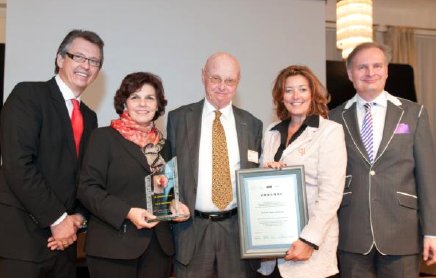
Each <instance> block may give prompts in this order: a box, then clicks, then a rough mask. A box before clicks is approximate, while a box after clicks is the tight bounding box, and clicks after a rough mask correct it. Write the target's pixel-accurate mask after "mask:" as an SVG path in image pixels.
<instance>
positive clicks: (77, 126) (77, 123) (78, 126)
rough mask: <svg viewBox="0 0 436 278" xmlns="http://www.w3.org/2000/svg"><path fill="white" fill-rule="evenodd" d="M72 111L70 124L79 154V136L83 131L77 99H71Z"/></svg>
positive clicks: (80, 136)
mask: <svg viewBox="0 0 436 278" xmlns="http://www.w3.org/2000/svg"><path fill="white" fill-rule="evenodd" d="M71 102H72V103H73V113H72V114H71V126H72V127H73V135H74V143H76V153H77V156H79V147H80V138H82V133H83V117H82V112H80V104H79V102H78V101H77V99H72V100H71Z"/></svg>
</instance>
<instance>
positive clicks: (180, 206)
mask: <svg viewBox="0 0 436 278" xmlns="http://www.w3.org/2000/svg"><path fill="white" fill-rule="evenodd" d="M170 210H171V213H172V214H179V215H180V216H179V217H177V218H174V219H173V221H174V222H183V221H186V220H188V219H189V217H191V213H190V212H189V208H188V207H187V206H186V205H185V204H184V203H182V202H177V210H176V201H172V202H171V205H170Z"/></svg>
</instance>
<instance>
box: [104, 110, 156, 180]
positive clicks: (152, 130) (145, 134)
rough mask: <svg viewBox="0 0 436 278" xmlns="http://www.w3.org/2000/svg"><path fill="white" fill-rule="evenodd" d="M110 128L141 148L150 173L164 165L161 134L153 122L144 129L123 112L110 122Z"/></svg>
mask: <svg viewBox="0 0 436 278" xmlns="http://www.w3.org/2000/svg"><path fill="white" fill-rule="evenodd" d="M111 127H112V128H113V129H115V130H117V131H118V132H119V133H120V134H121V135H122V136H123V137H124V138H125V139H127V140H129V141H130V142H133V143H135V144H136V145H138V146H139V147H140V148H141V151H142V153H143V154H144V155H145V158H146V159H147V163H148V165H150V168H151V171H152V172H156V171H158V170H160V169H161V168H162V167H163V166H164V165H165V160H164V159H163V158H162V156H161V155H160V151H161V150H162V148H163V146H164V144H165V140H164V139H163V135H162V133H161V132H160V131H159V130H158V129H157V128H156V127H155V126H154V122H152V123H150V125H149V126H146V127H144V126H141V125H139V124H138V123H136V122H135V121H134V120H132V118H131V117H130V116H129V114H128V113H127V111H124V112H123V114H121V116H120V118H119V119H117V120H112V121H111Z"/></svg>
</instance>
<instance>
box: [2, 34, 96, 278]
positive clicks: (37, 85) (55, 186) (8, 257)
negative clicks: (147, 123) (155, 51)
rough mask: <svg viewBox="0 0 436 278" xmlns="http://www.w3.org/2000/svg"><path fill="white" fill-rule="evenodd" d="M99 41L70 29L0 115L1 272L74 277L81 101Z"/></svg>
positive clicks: (84, 113)
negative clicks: (40, 74) (48, 73)
mask: <svg viewBox="0 0 436 278" xmlns="http://www.w3.org/2000/svg"><path fill="white" fill-rule="evenodd" d="M103 45H104V43H103V41H102V39H101V38H100V37H99V36H98V35H97V34H95V33H94V32H90V31H82V30H73V31H71V32H70V33H68V34H67V36H66V37H65V38H64V40H63V41H62V43H61V44H60V46H59V49H58V52H57V54H56V59H55V66H56V68H55V73H56V76H55V77H53V78H52V79H50V80H49V81H46V82H22V83H19V84H17V85H16V86H15V88H14V89H13V91H12V93H11V94H10V96H9V98H8V99H7V100H6V102H5V105H4V108H3V110H2V114H1V134H0V140H1V141H0V142H1V148H2V152H3V154H2V155H3V156H2V159H3V165H2V167H1V169H0V216H1V223H2V224H1V225H0V277H26V278H33V277H34V278H36V277H56V278H59V277H69V278H73V277H76V272H75V259H76V252H75V251H76V247H75V246H76V245H75V244H74V242H75V241H76V239H77V237H76V232H77V230H78V229H79V228H80V227H81V226H82V224H83V222H84V219H85V218H84V216H83V215H84V210H83V209H81V208H80V206H78V205H77V202H76V198H75V196H76V187H77V180H78V173H79V168H80V162H81V160H82V157H83V151H84V150H85V147H86V144H87V142H88V138H89V135H90V133H91V131H92V130H93V129H94V128H96V127H97V116H96V114H95V112H94V111H92V110H91V109H90V108H88V107H87V106H86V105H85V104H84V103H83V102H81V101H80V96H81V94H82V93H83V91H84V90H85V89H86V88H87V87H88V86H89V85H90V84H91V83H92V82H93V81H94V80H95V79H96V77H97V75H98V73H99V71H100V69H101V66H102V64H103Z"/></svg>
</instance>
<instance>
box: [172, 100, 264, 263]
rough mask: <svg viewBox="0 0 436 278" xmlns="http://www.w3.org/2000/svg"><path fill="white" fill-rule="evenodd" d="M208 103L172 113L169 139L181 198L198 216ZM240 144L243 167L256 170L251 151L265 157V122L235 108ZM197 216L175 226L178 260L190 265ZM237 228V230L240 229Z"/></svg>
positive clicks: (202, 102)
mask: <svg viewBox="0 0 436 278" xmlns="http://www.w3.org/2000/svg"><path fill="white" fill-rule="evenodd" d="M203 104H204V100H202V101H200V102H197V103H193V104H189V105H186V106H182V107H180V108H178V109H176V110H174V111H171V112H170V113H169V114H168V126H167V134H168V135H167V140H168V142H169V145H170V147H171V149H170V150H171V154H172V155H173V156H177V165H178V174H179V186H180V199H181V201H182V202H184V203H185V204H186V205H187V206H188V207H189V209H190V211H191V215H192V216H193V215H194V209H195V200H196V195H197V178H198V155H199V146H200V135H201V116H202V112H203ZM233 114H234V116H235V122H236V131H237V136H238V143H239V155H240V166H241V169H243V168H256V167H258V164H256V163H253V162H250V161H248V157H247V153H248V150H252V151H256V152H257V153H258V155H259V156H260V154H261V148H262V147H261V142H262V122H261V121H260V120H258V119H257V118H255V117H254V116H253V115H251V114H250V113H248V112H246V111H244V110H241V109H239V108H237V107H235V106H233ZM193 222H194V217H191V218H190V219H189V220H188V221H186V222H182V223H177V224H176V225H174V228H173V230H174V234H175V241H176V259H177V260H178V261H180V262H181V263H182V264H188V263H189V262H190V260H191V258H192V255H193V253H194V250H195V244H194V243H195V240H194V238H195V237H196V236H200V235H195V234H194V232H193V227H192V226H193V224H195V223H193ZM236 228H237V227H235V229H236Z"/></svg>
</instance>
